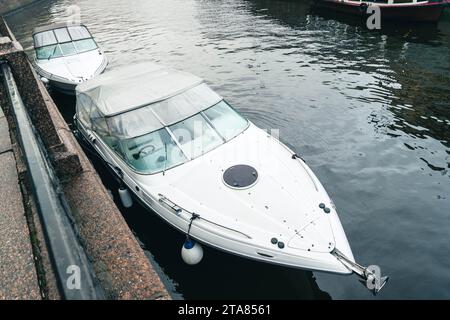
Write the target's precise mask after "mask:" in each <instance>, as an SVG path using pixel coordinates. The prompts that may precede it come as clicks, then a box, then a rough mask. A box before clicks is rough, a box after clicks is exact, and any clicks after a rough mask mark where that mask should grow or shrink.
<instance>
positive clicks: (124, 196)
mask: <svg viewBox="0 0 450 320" xmlns="http://www.w3.org/2000/svg"><path fill="white" fill-rule="evenodd" d="M119 196H120V201H121V202H122V205H123V206H124V207H125V208H131V206H132V205H133V199H131V195H130V192H129V191H128V189H127V188H124V187H120V188H119Z"/></svg>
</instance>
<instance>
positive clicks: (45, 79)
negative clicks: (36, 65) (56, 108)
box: [41, 77, 50, 84]
mask: <svg viewBox="0 0 450 320" xmlns="http://www.w3.org/2000/svg"><path fill="white" fill-rule="evenodd" d="M41 81H42V82H43V83H44V84H48V83H49V82H50V81H49V80H48V79H47V78H46V77H41Z"/></svg>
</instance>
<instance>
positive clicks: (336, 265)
mask: <svg viewBox="0 0 450 320" xmlns="http://www.w3.org/2000/svg"><path fill="white" fill-rule="evenodd" d="M75 123H76V125H77V128H78V132H79V135H78V138H79V139H81V141H82V145H83V146H84V147H85V148H89V149H90V150H91V151H92V152H94V153H95V154H97V155H98V156H99V158H100V159H101V162H102V163H103V164H104V165H105V167H106V168H107V169H108V171H110V172H111V173H112V174H113V176H114V178H115V179H117V181H119V182H120V183H123V184H125V185H126V186H127V188H128V190H129V191H130V193H131V195H132V197H133V198H134V199H135V200H136V201H137V202H138V203H140V204H141V205H142V206H143V207H144V208H146V209H148V210H149V212H152V213H156V215H157V216H159V217H160V218H161V219H162V220H164V221H165V222H166V223H168V224H169V225H171V226H172V227H173V228H175V229H176V230H178V231H180V232H181V233H184V234H185V233H186V232H187V229H188V225H189V218H183V217H182V216H180V215H179V214H174V212H173V211H171V210H170V209H168V208H167V206H165V205H164V204H163V203H161V202H160V201H159V200H158V199H157V198H154V197H152V196H151V195H150V194H148V193H146V192H144V190H143V188H139V190H140V191H136V187H135V186H136V185H137V184H136V183H137V182H136V181H134V180H133V179H131V180H130V179H128V178H127V176H124V177H119V175H118V172H117V171H116V169H115V168H118V167H120V164H119V163H117V162H116V160H117V159H115V157H110V154H109V153H108V151H107V149H105V148H102V147H101V141H100V140H99V139H98V138H97V137H95V141H96V142H95V143H94V144H93V143H92V141H91V139H89V138H88V136H89V134H92V135H94V136H95V133H88V132H86V131H85V129H84V128H83V126H82V125H81V124H80V123H79V122H78V121H75ZM105 156H106V157H107V159H104V157H105ZM121 169H123V170H124V171H121V172H122V174H123V173H124V172H125V171H126V168H121ZM203 220H204V219H203ZM199 224H201V220H200V222H197V223H195V224H193V225H192V229H191V234H190V236H191V238H194V239H195V240H197V241H198V242H200V243H202V244H204V245H207V246H209V247H211V248H214V249H217V250H219V251H223V252H226V253H229V254H233V255H236V256H240V257H242V258H246V259H250V260H255V261H259V262H264V263H269V264H275V265H279V266H284V267H289V268H295V269H303V270H310V271H321V272H326V273H334V274H342V275H349V274H351V273H352V272H351V271H350V270H349V269H348V268H347V267H345V266H344V265H343V264H342V263H341V262H339V261H338V260H337V259H336V258H335V257H334V256H333V255H332V253H331V252H307V253H305V255H303V256H302V255H295V256H294V255H293V254H292V251H291V252H284V251H280V250H278V249H275V248H277V247H276V246H273V249H272V250H267V248H263V247H261V246H259V245H257V244H256V245H255V244H254V243H251V241H250V240H249V239H252V238H251V237H249V238H248V239H245V237H246V236H247V235H246V234H244V233H242V234H241V235H242V236H244V238H242V241H236V239H235V238H234V237H233V236H230V233H229V232H228V231H226V232H218V230H217V229H215V228H214V230H212V229H210V228H209V229H208V228H203V227H201V226H200V225H199ZM216 225H217V224H216ZM228 230H232V229H228ZM335 231H338V230H335ZM233 232H238V231H233ZM247 240H248V241H247ZM345 247H348V250H347V251H348V252H349V253H347V254H348V256H350V257H351V260H354V259H353V256H352V253H351V249H350V248H349V246H348V243H347V240H346V239H345V246H344V248H345ZM286 250H287V249H286ZM344 250H345V249H344Z"/></svg>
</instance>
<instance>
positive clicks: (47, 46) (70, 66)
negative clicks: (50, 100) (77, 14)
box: [33, 24, 108, 94]
mask: <svg viewBox="0 0 450 320" xmlns="http://www.w3.org/2000/svg"><path fill="white" fill-rule="evenodd" d="M33 41H34V49H35V60H34V62H35V63H34V64H35V68H36V71H37V73H38V74H39V75H40V76H41V79H42V80H43V81H44V82H45V83H48V84H50V85H51V86H52V87H54V88H55V89H57V90H59V91H62V92H64V93H67V94H74V93H75V87H76V86H77V85H79V84H80V83H82V82H84V81H86V80H88V79H91V78H93V77H95V76H97V75H99V74H101V73H102V72H103V71H104V70H105V69H106V66H107V64H108V60H107V58H106V56H105V55H104V53H103V52H102V50H101V49H100V48H99V47H98V45H97V43H96V42H95V40H94V38H93V37H92V35H91V33H90V32H89V30H88V29H87V27H86V26H84V25H67V24H52V25H49V26H45V27H41V28H37V29H36V30H35V31H34V33H33Z"/></svg>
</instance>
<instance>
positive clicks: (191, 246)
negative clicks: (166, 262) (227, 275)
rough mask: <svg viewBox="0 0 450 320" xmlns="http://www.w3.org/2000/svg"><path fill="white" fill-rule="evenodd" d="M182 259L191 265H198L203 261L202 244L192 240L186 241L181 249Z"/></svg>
mask: <svg viewBox="0 0 450 320" xmlns="http://www.w3.org/2000/svg"><path fill="white" fill-rule="evenodd" d="M181 258H183V261H184V262H185V263H187V264H189V265H191V266H192V265H195V264H198V263H199V262H200V261H202V259H203V248H202V246H201V245H200V243H197V242H195V241H194V240H192V239H186V241H185V242H184V244H183V247H182V248H181Z"/></svg>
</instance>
